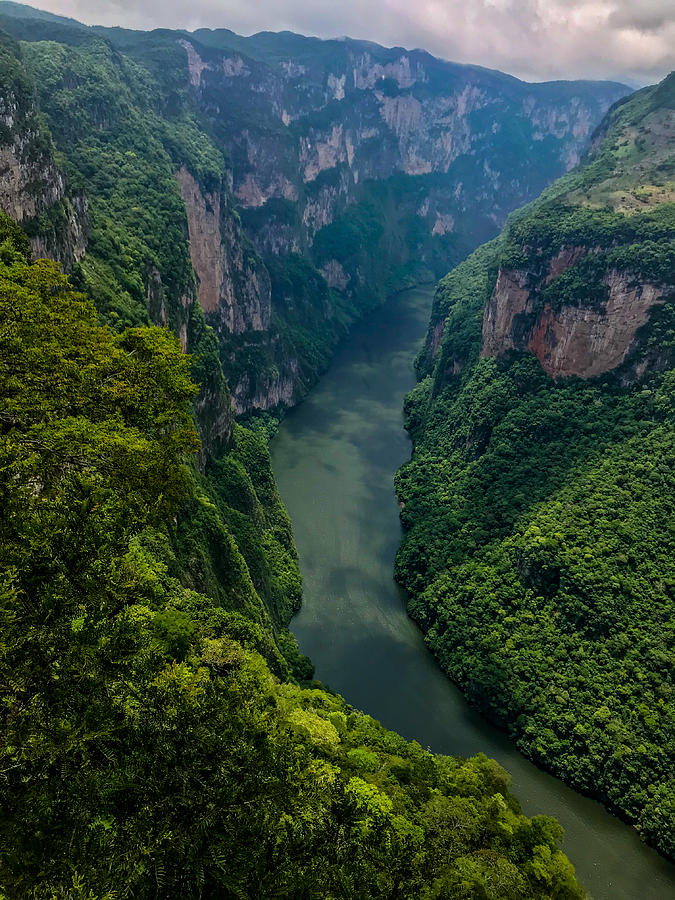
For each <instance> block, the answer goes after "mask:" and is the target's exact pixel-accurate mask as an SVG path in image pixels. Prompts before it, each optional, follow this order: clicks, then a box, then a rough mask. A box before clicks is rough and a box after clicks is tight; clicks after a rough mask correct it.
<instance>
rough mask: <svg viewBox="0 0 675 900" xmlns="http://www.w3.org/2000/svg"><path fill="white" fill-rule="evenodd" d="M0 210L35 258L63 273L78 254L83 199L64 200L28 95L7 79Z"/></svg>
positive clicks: (1, 103) (0, 113)
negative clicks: (51, 262) (19, 229)
mask: <svg viewBox="0 0 675 900" xmlns="http://www.w3.org/2000/svg"><path fill="white" fill-rule="evenodd" d="M19 66H20V63H19ZM0 209H2V210H3V212H5V213H6V214H7V215H8V216H10V218H12V219H14V220H15V221H16V222H18V223H19V224H20V225H21V226H22V228H24V230H25V231H26V232H27V233H28V235H29V237H30V239H31V246H32V250H33V256H34V257H35V258H40V257H47V258H49V259H55V260H57V261H58V262H60V263H62V265H63V266H64V268H65V269H66V270H68V269H71V268H72V266H73V265H74V263H76V262H78V261H79V260H81V259H82V257H83V256H84V254H85V250H86V239H87V231H88V216H87V198H86V197H85V196H84V194H81V193H80V194H76V195H74V196H73V197H68V196H67V192H66V181H65V178H64V176H63V174H62V172H61V171H60V170H59V168H58V166H57V165H56V163H55V161H54V157H53V148H52V144H51V139H50V138H49V135H48V133H45V131H44V128H43V127H42V125H41V124H40V122H39V119H38V116H37V109H36V106H35V102H34V99H33V97H32V96H31V95H30V94H26V92H25V91H19V90H18V89H15V86H14V85H13V84H12V83H11V82H7V81H4V82H3V83H2V84H0Z"/></svg>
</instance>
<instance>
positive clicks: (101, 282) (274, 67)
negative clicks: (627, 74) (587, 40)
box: [0, 3, 628, 412]
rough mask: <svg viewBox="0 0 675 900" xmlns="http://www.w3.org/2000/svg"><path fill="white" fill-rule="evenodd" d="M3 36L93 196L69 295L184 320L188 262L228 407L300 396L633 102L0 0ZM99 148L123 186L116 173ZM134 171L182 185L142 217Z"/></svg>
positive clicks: (414, 57) (568, 86)
mask: <svg viewBox="0 0 675 900" xmlns="http://www.w3.org/2000/svg"><path fill="white" fill-rule="evenodd" d="M22 10H28V12H26V13H25V15H23V13H22ZM0 26H1V27H3V28H5V29H6V30H7V31H9V32H10V33H11V34H12V35H14V36H15V37H16V38H17V39H19V40H21V41H22V42H23V43H22V51H21V52H22V53H23V56H24V60H25V65H26V66H27V68H28V70H29V71H30V72H31V73H32V76H33V77H34V78H35V79H36V82H37V85H38V91H39V98H38V100H39V107H40V109H41V111H42V113H43V114H44V115H45V116H46V119H47V122H48V123H49V129H50V131H51V134H52V137H53V140H54V142H55V145H56V149H57V151H58V153H59V154H60V158H61V160H62V167H63V169H64V172H65V173H66V175H67V179H68V181H69V183H70V184H71V185H72V186H73V189H74V190H76V191H77V192H79V194H78V195H79V196H81V197H84V198H85V199H86V202H87V204H88V209H89V221H90V223H91V237H90V240H89V243H88V247H87V253H86V255H85V257H84V259H83V260H82V261H81V265H80V269H79V271H81V273H82V277H83V278H84V282H83V283H84V284H86V286H87V287H88V289H89V290H90V291H91V293H92V295H93V296H94V297H95V298H96V300H97V303H98V304H99V306H101V307H102V308H103V307H108V306H109V305H110V303H111V302H112V300H111V299H106V297H107V296H108V295H109V296H112V294H114V295H115V296H117V297H120V296H124V295H130V294H132V295H133V296H134V300H133V303H132V302H131V301H130V302H129V303H126V301H125V303H126V307H127V310H126V312H125V314H124V315H132V314H131V309H132V307H133V308H134V309H135V312H134V313H133V316H135V317H136V318H138V317H139V316H141V317H143V316H147V315H150V317H151V318H153V320H158V321H163V320H164V319H168V320H172V319H173V320H174V321H176V322H182V321H183V320H184V314H183V312H181V310H186V309H187V308H188V307H187V305H186V303H184V302H183V301H182V300H181V298H182V297H184V296H187V294H186V291H187V288H186V285H187V284H188V282H189V281H190V279H191V278H192V269H194V271H195V273H196V275H197V279H198V284H199V290H198V292H197V293H198V296H199V302H200V304H201V306H202V309H203V311H204V314H205V316H206V320H207V322H208V323H209V324H210V325H211V326H212V327H213V328H214V329H215V331H216V333H217V336H218V340H219V343H220V348H221V361H222V364H223V367H224V370H225V372H226V375H227V377H228V380H229V383H230V388H231V391H232V396H233V399H234V402H235V405H236V408H237V410H238V411H239V412H245V411H250V410H265V409H274V408H275V407H277V406H278V405H289V404H292V403H294V402H296V401H297V399H299V398H300V397H301V396H302V395H303V394H304V392H305V391H306V390H307V387H308V386H309V385H310V384H311V383H312V382H313V380H314V379H315V378H316V377H317V374H318V372H319V371H321V369H322V368H323V367H325V365H326V364H327V361H328V359H329V358H330V354H331V352H332V348H333V347H334V346H335V344H336V341H337V340H338V339H339V337H340V336H341V335H342V334H344V331H345V327H346V324H347V323H348V322H349V321H352V320H353V319H354V318H355V317H357V316H359V315H361V314H362V313H363V311H364V310H366V309H368V308H371V307H372V306H373V305H374V304H376V303H379V302H381V300H382V298H383V297H384V296H385V295H386V294H387V293H389V292H391V291H394V290H398V289H400V288H401V287H404V286H406V285H411V284H415V283H418V282H421V281H433V280H434V279H436V278H438V277H440V276H441V275H442V274H444V273H445V272H446V271H447V270H448V268H450V267H451V266H452V265H454V264H456V263H457V262H459V261H460V260H461V259H463V258H464V257H465V256H466V255H467V254H468V253H469V252H470V251H471V250H472V249H473V248H474V247H475V246H476V245H477V244H478V243H480V242H481V241H483V240H486V239H488V238H490V237H492V236H494V234H496V233H497V231H498V229H499V228H500V227H501V226H502V225H503V223H504V221H505V219H506V216H507V215H508V213H509V212H511V211H512V210H513V209H515V208H517V207H518V206H520V205H521V204H522V203H523V202H525V201H527V200H529V199H532V198H533V197H535V196H536V195H537V194H538V193H539V192H540V191H541V190H542V189H543V188H544V187H545V186H546V185H547V184H549V183H550V181H551V180H552V179H553V178H555V177H556V176H557V175H560V174H561V173H563V172H564V171H566V170H567V169H569V168H570V166H572V165H574V164H575V163H576V162H577V161H578V159H579V157H580V154H581V153H582V152H583V150H584V149H585V147H586V145H587V143H588V140H589V138H590V134H591V132H592V131H593V129H594V127H595V126H596V125H597V123H598V122H599V121H600V119H601V117H602V115H603V114H604V112H605V111H606V110H607V108H608V107H609V106H610V105H611V104H612V103H613V102H614V101H615V100H616V99H618V98H619V97H621V96H623V95H624V94H625V93H626V92H627V90H628V89H627V88H626V87H625V86H623V85H619V84H612V83H607V82H552V83H549V84H526V83H524V82H521V81H519V80H518V79H516V78H513V77H511V76H508V75H504V74H502V73H500V72H495V71H490V70H488V69H483V68H480V67H476V66H465V65H457V64H454V63H449V62H445V61H443V60H439V59H436V58H434V57H433V56H431V55H429V54H428V53H425V52H423V51H420V50H415V51H410V52H409V51H406V50H402V49H400V48H393V49H387V48H384V47H379V46H378V45H376V44H372V43H370V42H364V41H356V40H351V39H344V40H330V41H323V40H319V39H317V38H307V37H303V36H301V35H296V34H292V33H290V32H282V33H279V34H274V33H270V32H262V33H260V34H257V35H254V36H252V37H250V38H244V37H240V36H238V35H236V34H234V33H233V32H231V31H228V30H225V29H221V30H217V31H208V30H204V29H202V30H200V31H198V32H195V33H194V34H190V33H187V32H175V31H168V30H161V29H160V30H156V31H153V32H149V33H148V32H138V31H129V30H126V29H122V28H99V27H96V28H87V27H85V26H82V25H80V24H79V23H75V22H71V21H70V20H64V19H62V18H61V17H52V16H49V15H48V14H42V13H37V12H36V11H31V10H30V8H29V7H21V6H19V5H18V4H9V5H8V4H1V3H0ZM46 42H48V43H46ZM112 148H115V154H117V156H115V157H114V158H115V159H116V160H117V159H124V161H125V167H126V170H127V171H128V170H129V168H130V167H133V168H134V170H135V171H134V174H133V175H131V173H130V171H129V177H128V178H126V177H123V178H121V179H118V178H116V175H115V172H116V167H118V166H119V163H117V162H115V165H114V166H113V165H112V163H111V160H112V159H113V154H112V153H111V150H112ZM129 153H133V154H135V155H134V157H133V160H132V157H130V156H129ZM160 170H161V173H162V174H161V177H160V175H159V172H160ZM103 171H108V176H107V177H106V178H104V177H103V176H102V174H101V173H102V172H103ZM144 171H145V172H149V171H153V172H155V173H156V176H157V178H159V181H158V182H157V183H158V184H159V183H161V184H163V185H168V183H169V181H170V180H173V182H174V186H173V188H172V191H173V193H174V194H176V192H177V191H180V197H174V198H173V199H172V203H171V206H170V208H169V206H167V205H166V203H163V202H159V198H158V197H156V196H155V195H154V192H152V191H151V192H149V193H146V195H145V199H144V201H143V202H144V204H146V209H147V210H148V212H149V218H148V219H147V220H145V219H143V218H142V217H139V216H137V215H132V214H131V211H132V210H133V209H134V208H136V207H137V206H138V195H137V193H136V188H137V187H138V184H139V183H140V181H142V180H143V178H144V176H143V173H144ZM166 189H167V190H168V187H167V188H166ZM123 197H124V199H123ZM181 198H182V199H181ZM174 202H175V203H177V205H174ZM106 230H107V232H108V234H107V235H106V233H105V232H106ZM177 231H181V232H182V233H183V234H184V235H185V237H187V236H189V238H190V239H191V245H190V247H191V259H186V255H189V254H188V253H187V251H188V245H187V241H186V239H185V237H184V238H182V241H183V243H182V249H181V252H180V253H178V257H179V258H180V259H181V260H182V261H181V264H180V266H177V263H176V260H177V251H176V248H175V244H174V243H172V244H171V249H169V245H168V244H167V242H166V235H168V234H174V233H175V232H177ZM112 233H115V234H116V235H117V237H116V239H115V241H112V242H111V240H110V237H109V235H110V234H112ZM174 240H175V239H174ZM122 246H124V247H126V248H132V247H135V248H136V249H135V250H134V251H133V252H127V251H125V252H121V250H120V248H121V247H122ZM141 248H143V249H141ZM162 248H166V249H162ZM139 254H140V256H139ZM137 259H142V264H141V265H140V266H139V265H138V263H137V262H136V260H137ZM103 271H105V272H106V276H105V278H102V276H101V273H102V272H103ZM114 273H116V274H114ZM139 279H140V280H139ZM113 284H115V285H116V289H115V290H114V291H112V294H111V291H110V287H111V286H112V285H113ZM132 286H133V290H132ZM188 293H189V291H188ZM116 302H117V301H116ZM162 310H164V312H162ZM184 338H185V335H184Z"/></svg>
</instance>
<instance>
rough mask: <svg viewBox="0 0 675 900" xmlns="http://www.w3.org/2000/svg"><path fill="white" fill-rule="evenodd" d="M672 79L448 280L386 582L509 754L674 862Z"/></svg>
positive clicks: (622, 117)
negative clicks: (507, 741)
mask: <svg viewBox="0 0 675 900" xmlns="http://www.w3.org/2000/svg"><path fill="white" fill-rule="evenodd" d="M674 136H675V75H672V74H671V75H670V76H669V77H668V78H667V79H666V80H665V81H663V82H662V83H661V84H659V85H657V86H656V87H653V88H646V89H644V90H642V91H640V92H638V93H637V94H635V95H633V96H632V97H631V98H629V99H628V100H625V101H622V102H620V103H618V104H617V105H616V106H615V107H614V109H613V110H612V111H611V112H610V114H609V115H608V117H607V118H606V120H605V122H604V123H603V125H602V126H601V128H600V129H599V131H598V132H597V134H596V135H595V137H594V142H593V146H592V149H591V151H590V153H589V156H588V158H587V159H586V160H585V163H584V164H583V165H582V166H580V167H579V169H577V170H576V171H574V172H573V173H570V174H569V175H567V176H565V177H564V178H562V179H560V180H559V181H558V182H556V183H555V184H554V185H553V186H552V187H551V188H549V189H548V190H547V191H545V192H544V194H543V195H542V196H541V198H540V199H539V200H537V201H535V203H533V204H531V205H530V206H529V207H526V208H525V209H524V210H522V211H520V212H519V213H517V214H514V216H512V218H511V220H510V222H509V224H508V225H507V227H506V229H505V231H504V232H503V234H502V235H501V236H500V237H499V238H498V239H497V240H496V241H494V242H492V243H491V244H487V245H485V246H484V247H482V248H480V249H479V250H478V251H476V252H475V253H474V254H473V255H472V256H471V257H470V258H469V259H468V260H467V261H466V262H465V263H463V264H462V265H460V266H458V267H457V268H456V269H455V270H453V271H452V272H451V273H450V274H449V275H448V276H447V277H446V278H445V279H443V280H442V281H441V282H440V284H439V286H438V289H437V292H436V297H435V301H434V308H433V313H432V321H431V325H430V329H429V334H428V337H427V342H426V345H425V347H424V350H423V351H422V353H421V354H420V358H419V360H418V364H419V375H420V382H419V384H418V386H417V387H416V388H415V390H414V391H413V392H412V393H411V394H410V395H409V396H408V398H407V401H406V415H407V420H408V427H409V429H410V432H411V434H412V436H413V438H414V442H415V449H414V455H413V459H412V461H411V462H410V463H409V464H407V465H406V466H404V467H403V468H402V469H401V470H400V472H399V473H398V476H397V490H398V493H399V497H400V499H401V501H402V503H403V505H404V506H403V509H402V513H401V517H402V521H403V524H404V526H405V528H406V530H407V533H406V536H405V539H404V541H403V544H402V546H401V548H400V551H399V554H398V559H397V577H398V579H399V580H400V581H401V583H402V584H404V585H405V586H406V587H407V588H408V590H409V591H410V593H411V599H410V606H409V609H410V613H411V615H412V616H413V617H414V618H415V619H416V620H417V621H418V622H419V624H420V626H421V627H422V628H423V629H424V630H425V632H426V634H427V642H428V644H429V646H430V648H431V649H432V650H433V652H434V653H435V654H436V655H437V657H438V659H439V662H440V664H441V665H442V666H443V668H444V669H445V671H447V673H448V674H449V676H450V677H451V678H452V679H453V680H454V681H456V682H457V683H458V684H460V685H461V686H462V687H463V689H464V691H465V692H466V694H467V696H468V697H469V698H470V699H471V700H472V702H474V703H475V704H476V705H477V706H478V707H479V708H481V709H482V710H483V711H484V712H485V713H486V714H487V715H488V716H490V717H491V718H493V719H494V720H496V721H497V722H499V723H501V724H502V725H504V726H505V727H506V728H507V729H508V731H509V733H510V734H511V735H512V736H513V737H514V739H515V740H516V741H517V743H518V746H519V747H520V748H521V749H522V750H523V752H524V753H526V754H527V755H528V756H530V757H531V758H533V759H535V760H536V761H537V762H539V763H541V764H543V765H545V766H546V767H547V768H549V769H551V770H552V771H553V772H555V773H556V774H557V775H559V776H560V777H562V778H564V779H565V780H567V781H569V782H570V783H572V784H573V785H575V786H577V787H579V788H581V789H582V790H584V791H587V792H588V793H591V794H593V795H595V796H597V797H599V798H601V799H602V800H603V801H604V802H605V803H607V804H608V805H609V806H610V807H612V808H613V809H614V810H616V811H618V812H619V813H620V814H622V815H624V816H625V817H627V818H628V819H629V820H630V821H633V822H635V823H636V825H637V826H638V828H639V829H640V831H641V833H642V834H643V835H644V836H645V837H646V838H647V839H648V840H649V841H650V842H652V843H654V844H655V845H656V846H657V847H658V848H659V849H660V850H661V851H662V852H664V853H666V854H668V855H671V856H673V855H675V833H674V831H673V823H674V822H675V781H674V780H673V776H674V772H673V760H674V759H675V744H674V743H673V741H674V740H675V719H674V718H673V715H674V710H675V706H674V704H673V699H674V697H673V662H674V657H673V652H674V642H673V641H674V637H675V634H674V632H673V590H674V588H675V564H674V560H675V455H674V451H675V394H674V390H675V370H674V369H673V365H674V364H675V343H674V341H675V307H674V305H673V301H674V300H675V205H674V203H673V201H674V200H675V190H674V189H675V182H674V180H673V179H674V176H675V159H674V157H673V146H674V141H673V138H674Z"/></svg>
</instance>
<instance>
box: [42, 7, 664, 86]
mask: <svg viewBox="0 0 675 900" xmlns="http://www.w3.org/2000/svg"><path fill="white" fill-rule="evenodd" d="M31 5H33V6H38V7H40V8H42V9H46V10H49V11H50V12H54V13H60V14H61V15H67V16H73V17H74V18H76V19H79V20H80V21H82V22H86V23H88V24H101V25H123V26H125V27H127V28H155V27H158V26H162V27H167V28H189V29H193V28H200V27H210V28H222V27H225V28H231V29H233V30H234V31H237V32H239V33H240V34H253V33H254V32H256V31H262V30H269V31H279V30H281V29H290V30H292V31H297V32H300V33H302V34H313V35H317V36H319V37H337V36H340V35H345V34H346V35H349V36H350V37H358V38H366V39H368V40H372V41H377V42H378V43H380V44H385V45H387V46H394V45H396V46H403V47H407V48H409V49H410V48H413V47H423V48H425V49H426V50H429V51H430V52H431V53H433V54H435V55H436V56H442V57H444V58H445V59H452V60H456V61H458V62H471V63H478V64H480V65H484V66H489V67H490V68H495V69H502V70H503V71H505V72H510V73H512V74H513V75H517V76H519V77H521V78H526V79H528V80H533V81H541V80H544V79H550V78H580V77H584V78H614V79H619V80H622V81H626V80H629V81H630V82H631V83H632V84H636V85H637V84H648V83H652V82H654V81H657V80H659V79H660V78H662V77H663V76H664V75H665V74H667V72H669V71H670V70H671V69H673V68H675V0H338V2H336V0H189V2H188V3H186V2H185V0H35V2H34V3H32V4H31Z"/></svg>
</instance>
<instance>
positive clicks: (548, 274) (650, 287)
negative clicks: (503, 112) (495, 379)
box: [481, 75, 675, 384]
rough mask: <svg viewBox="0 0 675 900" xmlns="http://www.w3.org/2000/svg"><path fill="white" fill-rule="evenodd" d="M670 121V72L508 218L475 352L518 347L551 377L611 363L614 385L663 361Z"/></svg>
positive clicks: (668, 287)
mask: <svg viewBox="0 0 675 900" xmlns="http://www.w3.org/2000/svg"><path fill="white" fill-rule="evenodd" d="M674 125H675V76H673V75H671V76H669V78H667V79H666V80H665V81H664V82H663V83H662V84H661V85H659V86H657V87H656V88H651V89H649V91H648V92H647V93H646V94H645V93H644V92H643V96H640V95H637V96H636V97H635V99H634V100H633V99H632V100H631V101H630V102H629V103H628V104H625V108H622V107H621V106H619V107H618V108H617V110H616V111H615V113H614V115H613V116H610V117H609V119H608V121H607V123H605V124H604V125H603V127H602V128H601V129H600V131H599V134H598V136H597V138H596V140H595V141H594V144H593V147H592V148H591V151H590V153H589V157H588V159H587V161H586V165H585V167H583V168H581V169H580V170H579V171H578V172H576V173H573V174H572V175H570V176H568V178H567V179H562V180H561V181H560V182H558V183H557V184H555V185H553V186H552V188H551V189H550V190H549V191H548V192H547V193H546V194H545V195H544V197H543V198H542V200H541V201H540V202H539V204H538V205H537V206H535V208H534V209H533V210H532V211H531V212H530V214H529V215H526V216H525V217H524V218H522V219H520V220H516V222H515V223H514V225H513V227H512V228H511V230H510V231H507V234H506V236H505V238H504V246H503V252H502V261H501V266H500V268H499V272H498V276H497V279H496V284H495V287H494V290H493V291H492V294H491V296H490V299H489V300H488V302H487V303H486V304H485V310H484V315H483V327H482V349H481V355H482V356H483V357H492V356H495V357H500V356H504V355H505V354H506V353H508V352H510V351H514V350H516V351H528V352H530V353H532V354H534V356H536V358H537V359H538V360H539V363H540V364H541V366H542V368H543V369H544V370H545V371H546V372H547V373H548V374H549V375H551V376H552V377H553V378H563V377H566V376H577V377H580V378H593V377H596V376H598V375H603V374H605V373H608V372H614V371H616V372H617V374H618V375H619V376H620V378H621V380H622V381H623V382H624V384H630V383H632V382H634V381H635V380H637V379H640V378H644V377H646V376H647V375H648V374H649V373H650V372H652V371H654V370H656V369H663V368H666V367H667V366H668V365H669V364H670V360H671V358H672V348H671V347H670V345H669V343H668V342H667V341H665V342H664V341H663V335H661V334H660V332H658V335H657V333H656V332H655V329H657V330H658V329H659V327H660V319H661V318H663V316H664V315H665V316H667V315H668V309H666V310H661V308H662V307H663V306H664V305H666V306H667V307H668V308H669V305H670V303H671V302H672V298H673V290H674V287H673V285H674V282H675V256H674V254H673V226H672V209H673V196H674V195H673V183H672V180H671V179H670V178H669V175H670V173H672V166H673V152H672V151H673V146H672V137H671V135H672V128H673V126H674ZM512 261H513V262H516V263H517V264H516V265H513V262H512ZM660 310H661V311H660Z"/></svg>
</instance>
